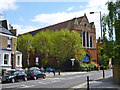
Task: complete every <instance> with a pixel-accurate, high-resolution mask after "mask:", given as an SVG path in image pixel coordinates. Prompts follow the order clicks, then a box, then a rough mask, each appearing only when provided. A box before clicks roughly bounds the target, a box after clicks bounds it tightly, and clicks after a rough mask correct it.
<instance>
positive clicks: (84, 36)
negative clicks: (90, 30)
mask: <svg viewBox="0 0 120 90" xmlns="http://www.w3.org/2000/svg"><path fill="white" fill-rule="evenodd" d="M83 47H85V32H83Z"/></svg>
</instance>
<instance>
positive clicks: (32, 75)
mask: <svg viewBox="0 0 120 90" xmlns="http://www.w3.org/2000/svg"><path fill="white" fill-rule="evenodd" d="M27 77H28V79H34V80H36V79H38V78H41V77H42V78H44V79H45V78H46V75H45V73H44V72H41V71H40V70H37V69H35V70H29V71H28V74H27Z"/></svg>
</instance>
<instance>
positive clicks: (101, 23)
mask: <svg viewBox="0 0 120 90" xmlns="http://www.w3.org/2000/svg"><path fill="white" fill-rule="evenodd" d="M94 13H100V30H101V39H102V23H101V11H100V12H90V14H94Z"/></svg>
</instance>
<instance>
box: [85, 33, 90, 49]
mask: <svg viewBox="0 0 120 90" xmlns="http://www.w3.org/2000/svg"><path fill="white" fill-rule="evenodd" d="M86 34H87V35H86V36H87V47H89V33H88V32H87V33H86Z"/></svg>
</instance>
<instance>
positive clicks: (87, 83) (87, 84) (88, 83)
mask: <svg viewBox="0 0 120 90" xmlns="http://www.w3.org/2000/svg"><path fill="white" fill-rule="evenodd" d="M87 90H89V76H87Z"/></svg>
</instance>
